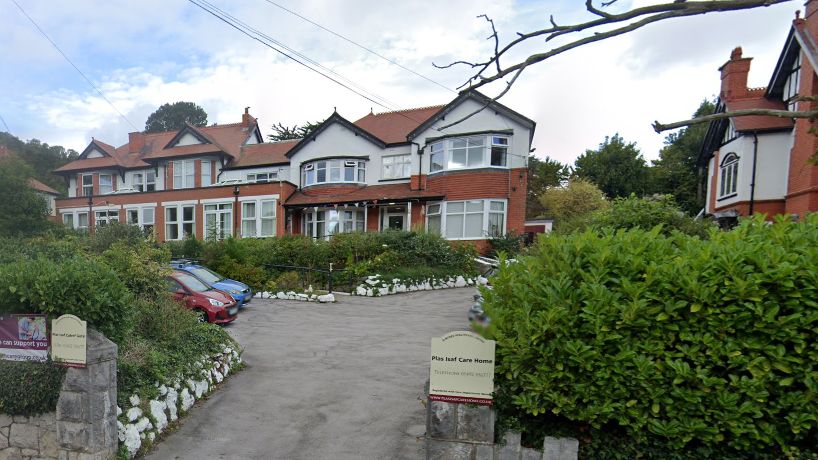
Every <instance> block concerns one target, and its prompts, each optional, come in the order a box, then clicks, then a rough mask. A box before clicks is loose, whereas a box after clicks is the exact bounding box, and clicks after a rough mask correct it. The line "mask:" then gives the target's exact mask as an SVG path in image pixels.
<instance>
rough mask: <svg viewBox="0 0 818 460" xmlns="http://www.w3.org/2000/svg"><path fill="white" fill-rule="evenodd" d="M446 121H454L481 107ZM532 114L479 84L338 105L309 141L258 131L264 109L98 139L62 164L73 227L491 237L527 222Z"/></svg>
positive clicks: (65, 211) (65, 210)
mask: <svg viewBox="0 0 818 460" xmlns="http://www.w3.org/2000/svg"><path fill="white" fill-rule="evenodd" d="M481 107H485V109H484V110H482V111H479V112H478V113H476V114H475V115H474V116H472V117H470V118H468V119H467V120H465V121H463V122H462V123H458V124H456V125H454V126H452V127H449V128H442V126H444V125H445V124H447V123H451V122H452V121H455V120H458V119H459V118H461V117H463V116H465V115H467V114H469V113H471V112H474V111H475V110H477V109H480V108H481ZM534 128H535V123H534V122H533V121H532V120H530V119H528V118H526V117H525V116H523V115H520V114H519V113H517V112H515V111H513V110H511V109H509V108H508V107H505V106H504V105H502V104H499V103H497V102H492V101H491V100H490V99H489V98H487V97H486V96H484V95H482V94H480V93H479V92H476V91H468V92H463V93H461V94H460V95H459V96H458V97H457V98H455V99H454V100H453V101H451V102H450V103H448V104H446V105H443V106H434V107H423V108H418V109H409V110H401V111H396V112H387V113H378V114H375V113H370V114H368V115H366V116H365V117H363V118H361V119H359V120H357V121H355V122H352V121H349V120H347V119H346V118H344V117H342V116H341V115H339V114H338V113H333V114H332V115H331V116H330V117H329V118H327V119H326V121H324V122H323V123H321V124H320V125H319V126H318V127H317V128H316V129H315V130H314V131H313V132H312V133H310V135H309V136H307V137H306V138H304V139H296V140H289V141H281V142H274V143H264V142H263V138H262V134H261V131H260V130H259V125H258V121H257V120H256V119H255V118H254V117H252V116H251V115H250V114H249V112H248V110H245V113H244V115H243V116H242V121H241V123H235V124H228V125H213V126H207V127H195V126H191V125H188V126H185V127H184V128H183V129H181V130H179V131H177V132H166V133H156V134H145V133H139V132H136V133H130V135H129V141H128V143H127V144H125V145H122V146H119V147H114V146H112V145H109V144H106V143H104V142H101V141H99V140H96V139H94V140H92V141H91V143H90V144H89V145H88V147H87V148H86V149H85V150H84V151H83V152H82V154H81V155H80V157H79V158H78V159H77V160H75V161H73V162H71V163H68V164H67V165H65V166H62V167H61V168H59V169H57V170H56V171H55V173H57V174H60V175H62V176H64V177H65V178H66V180H67V181H68V184H69V187H68V194H69V197H68V198H65V199H61V200H57V208H58V212H59V214H60V216H61V218H62V220H63V222H64V223H65V224H66V225H69V226H72V227H74V228H77V229H89V228H90V229H93V227H94V226H95V225H96V226H99V225H105V224H106V223H107V222H110V221H114V220H116V221H119V222H127V223H128V224H133V225H138V226H140V227H142V228H143V229H146V230H154V231H155V234H156V236H157V239H158V240H160V241H161V240H179V239H182V238H185V237H186V236H187V235H191V236H194V237H197V238H204V239H211V238H215V239H221V238H225V237H228V236H234V237H271V236H276V235H284V234H303V235H307V236H310V237H313V238H327V237H329V236H331V235H333V234H336V233H341V232H355V231H366V232H375V231H382V230H388V229H395V230H410V229H425V230H428V231H432V232H437V233H440V234H441V235H443V236H444V237H445V238H447V239H449V240H462V241H471V242H473V244H476V245H477V246H478V248H479V249H483V248H484V247H485V245H486V241H487V239H488V238H490V237H492V236H499V235H504V234H505V233H506V232H511V231H514V232H516V233H522V232H523V231H524V219H525V200H526V188H527V180H528V176H527V158H528V154H529V151H530V150H531V139H532V137H533V134H534Z"/></svg>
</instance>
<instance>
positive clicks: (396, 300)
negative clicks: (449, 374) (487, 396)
mask: <svg viewBox="0 0 818 460" xmlns="http://www.w3.org/2000/svg"><path fill="white" fill-rule="evenodd" d="M474 293H475V290H474V289H473V288H462V289H446V290H440V291H431V292H418V293H410V294H401V295H393V296H387V297H381V298H367V297H348V296H338V302H337V303H335V304H318V303H307V302H293V301H275V302H270V301H266V300H261V299H254V300H253V302H252V303H251V304H250V305H249V306H248V307H247V308H245V309H244V311H242V313H241V314H240V316H239V318H238V319H237V320H236V321H235V323H234V324H232V325H230V326H227V327H226V329H227V330H228V331H229V332H230V334H231V335H232V336H233V337H235V338H236V339H237V340H238V342H239V343H240V344H241V345H242V346H243V347H244V349H245V352H244V360H245V362H246V363H247V367H246V368H245V369H244V371H242V372H240V373H239V374H237V375H235V376H233V377H231V378H229V379H228V380H227V381H226V382H225V383H224V384H223V385H222V386H221V388H220V389H219V390H218V391H216V392H215V393H214V394H213V395H211V397H210V398H209V399H207V400H206V401H204V402H203V403H202V404H198V405H197V406H196V407H194V408H193V409H192V411H191V413H190V414H189V415H188V416H187V417H185V418H184V419H183V421H182V426H180V427H179V428H178V430H176V431H175V432H174V433H172V434H170V435H169V436H168V438H167V439H165V440H164V441H162V442H161V443H160V444H159V445H158V446H157V448H156V449H155V450H154V451H153V452H152V453H151V454H150V455H149V456H148V457H147V458H150V459H202V458H225V459H245V458H246V459H310V460H317V459H418V458H423V456H424V454H423V443H422V438H420V437H421V436H423V434H424V431H425V411H424V408H423V406H422V405H421V403H420V399H421V398H422V397H423V386H424V383H425V382H426V380H427V378H428V374H429V346H430V345H429V344H430V340H431V338H432V337H433V336H440V335H442V334H444V333H446V332H449V331H451V330H457V329H463V328H464V326H465V325H466V311H467V309H468V307H469V306H470V305H471V300H472V295H473V294H474Z"/></svg>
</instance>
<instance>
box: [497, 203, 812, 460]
mask: <svg viewBox="0 0 818 460" xmlns="http://www.w3.org/2000/svg"><path fill="white" fill-rule="evenodd" d="M539 245H540V247H539V248H538V251H537V254H536V255H534V256H530V257H522V258H520V259H518V262H517V263H514V264H509V265H508V266H506V267H504V268H503V269H501V270H500V272H499V274H498V275H497V276H496V277H495V279H494V282H493V285H494V288H493V290H485V291H484V295H485V297H486V302H485V306H486V308H487V310H488V314H489V316H491V318H492V327H491V329H490V330H489V331H488V334H489V336H491V337H492V338H494V339H496V340H497V345H498V347H497V367H496V383H497V384H498V386H499V388H500V389H501V390H500V395H501V397H499V398H498V404H497V405H498V410H499V411H500V414H501V417H505V418H510V417H515V416H516V418H517V419H518V420H519V421H520V423H521V424H523V427H522V428H524V430H525V431H527V432H529V433H533V432H537V431H538V426H541V425H542V424H543V423H544V422H543V420H545V419H547V418H549V417H555V416H558V417H561V418H563V419H564V420H568V421H573V422H577V423H580V424H582V425H585V426H587V427H590V428H593V429H599V428H603V427H606V426H611V427H614V428H616V429H621V430H623V431H624V432H625V433H626V434H627V436H629V437H630V438H631V439H632V440H633V442H636V443H645V442H649V441H650V440H655V439H659V440H661V442H662V443H664V444H666V445H668V446H670V447H672V448H676V449H680V448H683V447H684V446H688V447H689V446H694V445H700V446H704V447H708V448H709V447H713V448H715V447H724V448H729V449H733V450H735V451H736V452H741V453H745V454H748V453H751V452H754V451H760V452H767V453H770V454H776V453H779V454H780V453H783V454H791V453H793V452H796V451H798V449H810V448H811V449H814V446H815V445H817V444H816V442H818V417H817V416H816V414H818V398H816V397H815V394H816V392H818V348H816V347H815V346H814V344H815V343H818V330H816V324H815V323H816V321H818V249H817V248H818V215H812V216H809V217H808V218H807V219H806V222H802V223H798V224H795V223H792V222H789V219H788V218H781V219H779V220H777V221H776V222H775V224H773V225H768V224H766V223H764V222H763V221H761V220H748V221H745V222H743V223H742V224H741V225H740V226H739V227H738V228H737V229H736V230H734V231H732V232H713V233H711V234H710V239H709V240H701V239H699V238H697V237H692V236H688V235H684V234H681V233H679V232H673V233H671V234H670V235H667V236H665V235H663V234H662V230H661V228H658V227H657V228H654V229H653V230H650V231H646V230H642V229H631V230H618V231H613V230H603V231H601V232H592V231H587V232H584V233H578V234H573V235H568V236H553V237H549V238H543V239H541V240H540V242H539ZM501 265H502V264H501ZM503 395H504V396H503ZM503 401H505V402H503ZM540 433H541V434H542V432H541V431H540ZM540 442H541V440H540ZM748 455H749V454H748Z"/></svg>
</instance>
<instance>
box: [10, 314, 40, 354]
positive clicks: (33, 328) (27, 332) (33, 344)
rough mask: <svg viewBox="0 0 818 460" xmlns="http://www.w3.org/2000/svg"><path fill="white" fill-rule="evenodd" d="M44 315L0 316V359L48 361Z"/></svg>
mask: <svg viewBox="0 0 818 460" xmlns="http://www.w3.org/2000/svg"><path fill="white" fill-rule="evenodd" d="M46 324H47V323H46V319H45V315H39V314H20V315H14V314H10V315H5V316H0V359H4V360H6V361H40V362H45V361H46V360H47V359H48V345H49V340H48V330H47V329H46Z"/></svg>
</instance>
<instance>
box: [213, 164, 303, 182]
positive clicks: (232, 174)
mask: <svg viewBox="0 0 818 460" xmlns="http://www.w3.org/2000/svg"><path fill="white" fill-rule="evenodd" d="M270 172H277V173H278V179H279V180H283V181H288V180H290V167H289V166H260V167H258V168H246V169H228V170H225V171H223V172H222V175H221V177H219V181H226V180H241V181H246V180H247V175H248V174H260V173H270Z"/></svg>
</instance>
